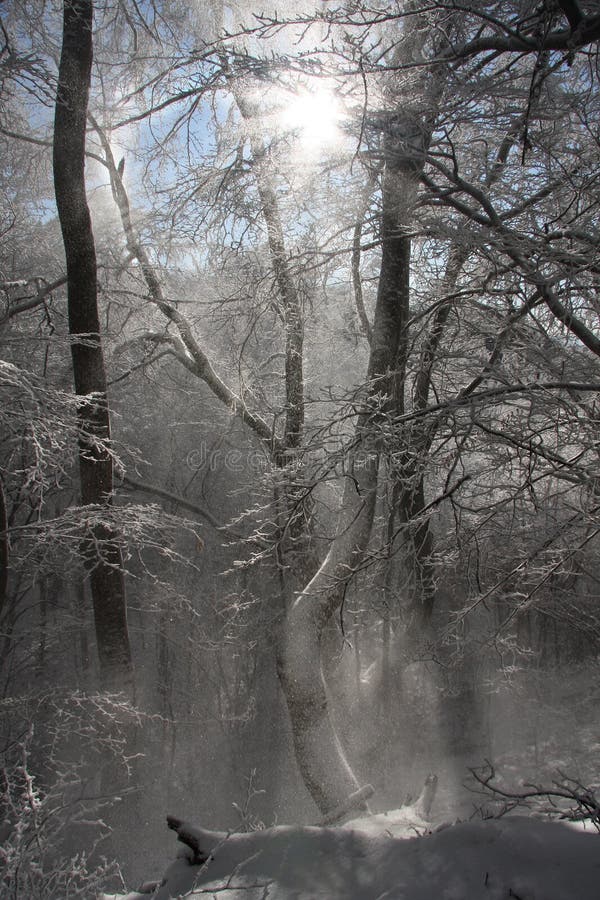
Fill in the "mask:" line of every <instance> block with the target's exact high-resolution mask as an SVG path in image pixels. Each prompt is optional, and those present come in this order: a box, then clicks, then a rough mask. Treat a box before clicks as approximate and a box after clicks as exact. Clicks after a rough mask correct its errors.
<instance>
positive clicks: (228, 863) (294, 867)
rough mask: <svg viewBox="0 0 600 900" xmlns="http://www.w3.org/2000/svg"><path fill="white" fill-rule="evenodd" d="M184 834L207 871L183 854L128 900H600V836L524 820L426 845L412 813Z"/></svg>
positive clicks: (470, 825) (436, 838)
mask: <svg viewBox="0 0 600 900" xmlns="http://www.w3.org/2000/svg"><path fill="white" fill-rule="evenodd" d="M186 829H187V832H188V834H191V835H192V838H194V837H195V839H196V841H197V845H198V846H199V847H200V848H201V850H202V852H204V851H206V853H207V855H208V854H210V858H209V859H208V861H207V862H206V863H204V865H197V864H194V862H193V858H192V857H193V852H192V851H191V850H190V849H189V848H188V847H182V849H181V850H180V852H179V856H178V857H177V858H176V860H175V861H174V862H173V863H172V864H171V865H170V866H169V867H168V868H167V870H166V872H165V874H164V878H163V882H162V884H161V885H159V886H158V887H157V889H156V890H155V891H154V892H153V893H151V894H150V895H149V894H148V893H144V894H139V893H132V894H129V895H127V897H128V900H142V898H143V900H147V898H148V897H149V896H152V897H154V898H155V900H170V898H175V897H183V896H184V897H187V898H195V900H199V898H206V897H210V898H215V900H325V898H327V900H600V837H599V836H598V834H597V833H596V831H595V830H594V829H593V828H592V829H590V830H588V831H586V830H584V829H583V828H582V827H581V826H580V827H578V828H575V827H571V826H570V825H568V824H563V823H557V822H550V821H546V820H541V819H535V818H526V817H524V816H504V817H503V818H500V819H489V820H486V821H481V820H479V821H473V822H463V823H460V824H457V825H452V826H448V827H446V828H442V829H440V830H438V831H436V832H434V833H433V834H425V835H420V836H417V832H418V831H419V830H420V823H419V822H418V821H417V822H414V823H413V822H411V821H409V819H407V812H406V809H401V810H398V811H396V812H389V813H385V814H380V815H378V816H372V817H366V818H364V819H358V820H353V822H351V823H347V825H345V826H344V827H337V828H336V827H330V828H318V827H278V828H270V829H266V830H264V831H255V832H252V833H249V834H231V835H226V834H222V833H217V832H205V831H202V830H201V829H195V828H193V826H191V825H190V826H186ZM409 834H413V835H415V836H414V837H408V836H407V835H409ZM397 835H401V836H397ZM108 896H111V895H105V897H108ZM112 896H115V895H112Z"/></svg>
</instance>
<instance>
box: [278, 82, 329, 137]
mask: <svg viewBox="0 0 600 900" xmlns="http://www.w3.org/2000/svg"><path fill="white" fill-rule="evenodd" d="M342 118H343V113H342V107H341V104H340V101H339V99H338V97H337V96H336V94H335V92H334V91H333V90H332V89H331V88H330V87H329V86H327V85H319V86H317V87H315V88H314V89H309V88H301V89H299V90H297V91H294V92H292V91H289V92H286V95H285V97H284V98H283V102H282V104H281V112H280V114H279V122H280V126H281V128H282V129H283V131H284V132H286V133H289V134H294V135H296V136H297V138H298V140H299V141H300V143H301V144H302V148H303V149H304V150H306V151H307V152H312V153H315V152H318V151H324V150H326V149H331V148H332V147H334V146H335V145H336V144H338V143H339V142H340V140H341V139H342V131H341V128H340V125H341V120H342Z"/></svg>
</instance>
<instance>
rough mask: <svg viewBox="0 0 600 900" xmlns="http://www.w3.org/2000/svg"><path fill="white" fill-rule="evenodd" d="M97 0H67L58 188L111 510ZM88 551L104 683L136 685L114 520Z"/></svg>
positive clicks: (84, 373) (75, 331) (76, 351)
mask: <svg viewBox="0 0 600 900" xmlns="http://www.w3.org/2000/svg"><path fill="white" fill-rule="evenodd" d="M92 21H93V3H92V0H65V4H64V23H63V45H62V53H61V58H60V67H59V73H58V91H57V97H56V109H55V119H54V156H53V164H54V188H55V194H56V205H57V207H58V216H59V220H60V226H61V229H62V235H63V242H64V246H65V256H66V264H67V293H68V312H69V333H70V335H71V355H72V360H73V377H74V382H75V391H76V393H77V394H78V395H79V396H80V397H81V398H82V400H81V404H80V406H79V425H80V438H79V473H80V481H81V502H82V504H83V506H87V505H89V504H94V505H101V506H104V507H105V508H106V509H107V511H109V509H110V504H111V495H112V490H113V463H112V458H111V455H110V453H109V452H108V450H107V442H108V441H109V439H110V422H109V409H108V399H107V394H106V374H105V369H104V356H103V352H102V344H101V338H100V321H99V316H98V302H97V272H96V250H95V245H94V235H93V232H92V224H91V219H90V213H89V209H88V204H87V198H86V192H85V168H84V167H85V135H86V120H87V106H88V95H89V85H90V76H91V66H92V53H93V50H92ZM91 530H92V534H91V537H90V539H89V541H88V542H87V544H86V547H85V548H84V549H85V553H86V558H87V565H88V575H89V582H90V588H91V594H92V602H93V607H94V621H95V629H96V640H97V646H98V656H99V661H100V674H101V678H102V682H103V685H104V686H105V687H107V688H110V689H114V690H126V691H128V692H129V691H130V690H131V687H132V680H133V669H132V662H131V651H130V645H129V636H128V630H127V615H126V601H125V584H124V577H123V570H122V560H121V553H120V549H119V545H118V541H117V536H116V534H115V531H114V529H113V527H112V526H111V524H110V522H109V521H107V522H106V523H104V524H96V525H93V526H92V528H91Z"/></svg>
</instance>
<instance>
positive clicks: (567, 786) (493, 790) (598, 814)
mask: <svg viewBox="0 0 600 900" xmlns="http://www.w3.org/2000/svg"><path fill="white" fill-rule="evenodd" d="M469 771H470V772H471V775H472V776H473V778H474V779H475V781H476V782H477V784H479V785H481V787H482V788H483V789H484V793H486V794H491V795H492V798H493V799H494V800H501V801H503V802H504V803H505V808H504V809H503V810H502V812H501V813H500V815H503V814H504V813H505V812H509V811H511V810H513V809H515V807H517V806H529V805H530V802H529V801H532V800H547V801H548V802H549V804H550V805H549V806H548V807H543V809H542V810H541V811H542V812H544V813H546V814H549V815H557V816H559V817H560V818H561V819H569V820H571V821H577V820H582V819H589V820H591V821H592V822H593V823H594V825H595V827H596V829H597V830H598V831H600V801H598V799H597V797H596V794H595V793H594V791H593V790H592V789H591V788H588V787H585V785H583V784H581V782H580V781H577V779H575V778H569V777H568V776H566V775H563V773H562V772H559V773H558V774H559V776H560V779H561V780H560V781H553V782H552V787H550V788H544V787H541V786H540V785H536V784H524V787H525V788H529V790H524V791H509V790H505V789H504V788H501V787H499V786H498V785H497V784H494V783H493V781H494V779H495V778H496V770H495V768H494V766H493V765H492V764H491V763H490V762H489V761H487V760H486V766H485V768H484V769H479V770H478V769H470V770H469ZM557 801H567V803H569V804H570V806H569V808H567V809H564V808H563V807H561V806H560V805H559V804H558V802H557Z"/></svg>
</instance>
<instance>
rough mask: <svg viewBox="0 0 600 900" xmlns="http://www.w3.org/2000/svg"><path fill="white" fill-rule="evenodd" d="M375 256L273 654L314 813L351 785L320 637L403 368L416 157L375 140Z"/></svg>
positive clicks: (346, 572) (359, 527) (350, 567)
mask: <svg viewBox="0 0 600 900" xmlns="http://www.w3.org/2000/svg"><path fill="white" fill-rule="evenodd" d="M384 144H385V157H386V163H385V170H384V173H383V183H382V202H383V209H382V220H381V242H382V259H381V270H380V278H379V286H378V293H377V302H376V307H375V315H374V320H373V327H372V339H371V353H370V359H369V366H368V385H367V388H366V391H365V395H364V409H363V411H362V412H361V413H360V414H359V417H358V420H357V426H356V440H355V445H354V451H353V455H352V458H351V460H350V461H349V469H350V473H351V474H350V475H349V477H347V479H346V485H345V490H344V496H343V500H342V508H341V512H340V516H339V522H338V528H337V536H336V538H335V540H334V541H333V543H332V545H331V547H330V549H329V552H328V554H327V556H326V557H325V560H324V561H323V563H322V565H321V566H320V568H319V570H318V571H317V573H316V574H315V576H314V577H313V578H312V579H311V581H310V582H309V584H308V585H307V586H306V587H305V588H304V590H303V591H302V592H301V593H300V594H299V595H298V597H297V598H296V600H295V601H294V603H293V604H292V605H291V607H290V609H289V611H288V615H287V619H286V625H285V639H284V642H283V646H282V650H281V653H280V659H279V668H280V677H281V681H282V685H283V688H284V693H285V697H286V701H287V704H288V708H289V712H290V718H291V720H292V733H293V738H294V748H295V752H296V759H297V762H298V766H299V768H300V771H301V773H302V777H303V779H304V782H305V784H306V785H307V787H308V789H309V790H310V792H311V794H312V797H313V799H314V800H315V802H316V804H317V806H318V807H319V808H320V810H321V811H322V812H323V813H324V814H326V813H327V812H329V811H330V810H331V809H333V808H335V807H336V806H340V805H341V804H343V802H344V800H345V798H346V797H347V796H348V795H350V794H351V793H353V792H354V791H355V790H356V788H357V783H356V780H355V777H354V775H353V773H352V770H351V768H350V766H349V765H348V763H347V761H346V759H345V756H344V753H343V750H342V748H341V746H340V743H339V740H338V738H337V735H336V733H335V729H334V726H333V723H332V721H331V718H330V715H329V708H328V700H327V691H326V687H325V682H324V679H323V673H322V668H321V638H322V635H323V630H324V628H325V626H326V624H327V622H328V621H329V620H330V619H331V617H332V616H333V615H334V613H335V612H336V610H338V609H339V607H340V605H341V603H342V601H343V598H344V594H345V591H346V588H347V586H348V584H349V582H350V580H351V579H352V578H353V576H354V575H355V573H356V571H357V570H358V568H359V567H360V565H361V563H362V562H363V560H364V557H365V553H366V550H367V546H368V542H369V538H370V536H371V528H372V525H373V517H374V513H375V504H376V498H377V480H378V472H379V453H380V437H379V431H380V425H381V423H382V421H383V419H384V418H385V416H386V415H387V413H388V412H389V411H390V410H391V408H392V404H393V397H394V393H395V390H394V387H395V384H394V383H395V373H396V372H397V371H401V372H403V371H404V366H405V357H406V349H407V343H406V329H407V323H408V302H409V295H410V288H409V269H410V237H409V236H408V234H407V224H408V219H409V216H410V214H411V210H412V207H413V203H414V199H415V194H416V188H417V173H418V169H419V164H418V163H417V164H415V161H414V158H413V155H412V153H411V148H410V147H408V148H407V147H406V145H405V146H404V147H400V146H399V145H398V141H397V140H396V139H395V138H394V137H393V136H392V134H391V132H390V133H389V134H388V135H387V136H386V137H385V141H384Z"/></svg>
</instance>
